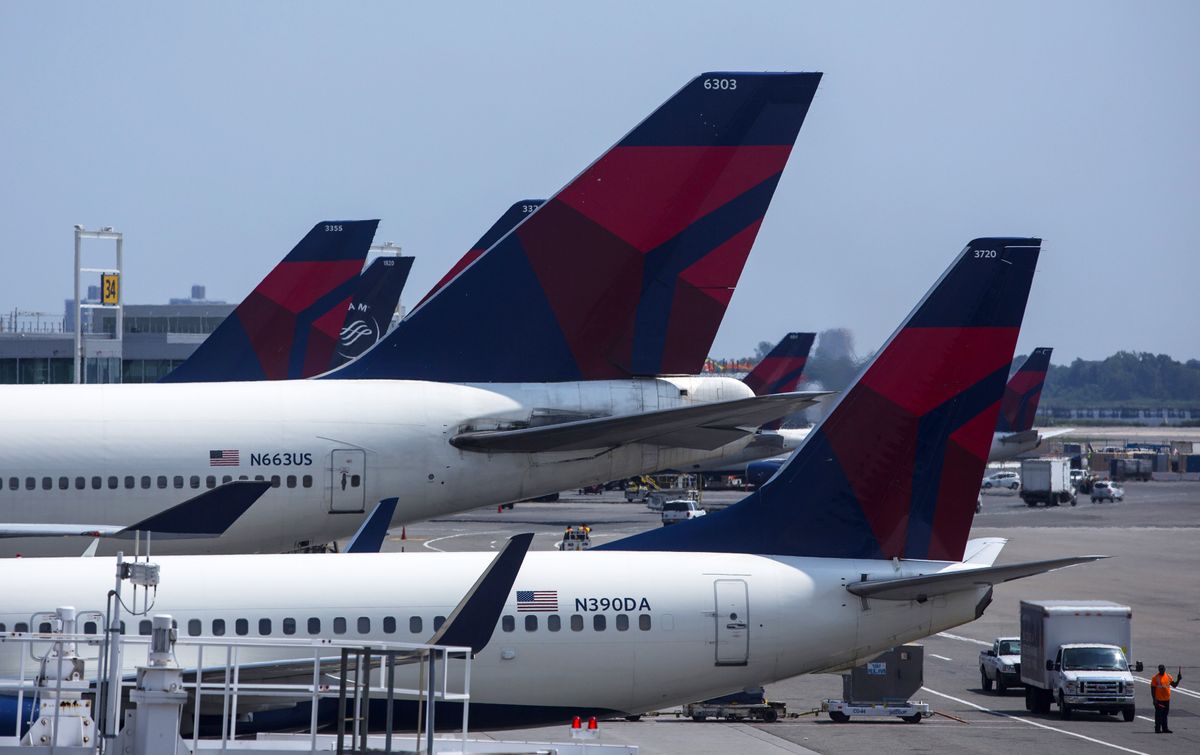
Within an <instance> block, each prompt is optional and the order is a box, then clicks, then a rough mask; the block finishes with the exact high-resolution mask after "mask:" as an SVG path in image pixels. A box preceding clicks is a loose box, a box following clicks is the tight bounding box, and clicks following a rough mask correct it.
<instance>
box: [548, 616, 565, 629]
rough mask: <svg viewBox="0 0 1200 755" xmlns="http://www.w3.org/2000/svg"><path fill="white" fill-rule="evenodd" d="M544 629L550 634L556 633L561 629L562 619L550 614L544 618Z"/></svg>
mask: <svg viewBox="0 0 1200 755" xmlns="http://www.w3.org/2000/svg"><path fill="white" fill-rule="evenodd" d="M546 628H547V629H549V630H550V631H551V632H557V631H558V630H560V629H562V619H561V618H559V615H558V614H556V613H552V614H550V615H549V616H547V617H546Z"/></svg>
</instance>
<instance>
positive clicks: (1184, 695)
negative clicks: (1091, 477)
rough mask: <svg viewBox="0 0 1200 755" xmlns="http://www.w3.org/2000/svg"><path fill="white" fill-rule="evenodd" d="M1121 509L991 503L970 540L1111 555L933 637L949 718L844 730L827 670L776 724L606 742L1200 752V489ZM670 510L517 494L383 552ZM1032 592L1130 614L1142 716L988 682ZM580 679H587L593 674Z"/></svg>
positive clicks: (631, 519)
mask: <svg viewBox="0 0 1200 755" xmlns="http://www.w3.org/2000/svg"><path fill="white" fill-rule="evenodd" d="M1125 491H1126V498H1125V500H1124V501H1123V502H1121V503H1098V504H1093V503H1090V502H1089V500H1088V498H1087V497H1086V496H1080V497H1079V504H1078V505H1077V506H1074V507H1071V506H1062V507H1058V508H1050V509H1047V508H1042V507H1038V508H1036V509H1031V508H1029V507H1027V506H1026V505H1025V504H1024V503H1023V502H1022V501H1021V499H1020V498H1019V497H1017V496H1016V495H1015V494H1013V493H1008V492H1003V493H994V494H990V495H984V496H983V510H982V512H981V513H980V514H977V515H976V517H975V520H974V526H973V528H972V537H983V536H999V537H1006V538H1008V539H1009V544H1008V546H1007V547H1006V548H1005V549H1004V551H1003V553H1002V554H1001V556H1000V559H999V561H998V563H1005V562H1013V561H1025V560H1035V559H1042V558H1051V557H1055V556H1064V555H1080V554H1104V555H1108V556H1110V558H1108V559H1106V560H1104V561H1100V562H1098V563H1094V564H1088V565H1083V566H1078V567H1074V568H1070V569H1064V570H1061V571H1057V572H1052V573H1049V574H1043V575H1039V576H1036V577H1031V578H1029V579H1024V580H1019V581H1017V582H1012V583H1008V584H1004V585H999V586H997V587H996V589H995V593H994V601H993V603H992V605H991V606H990V607H989V608H988V609H987V612H986V614H985V615H984V616H983V617H982V618H981V619H979V620H977V621H975V622H972V623H970V624H966V625H963V626H960V627H957V628H955V629H953V630H950V631H949V632H946V633H943V634H941V635H938V636H934V637H930V638H928V639H927V640H925V641H924V643H923V644H924V645H925V658H926V660H925V672H924V673H925V677H924V682H925V686H924V688H923V689H922V691H921V693H920V695H919V699H923V700H925V701H926V702H928V703H930V705H931V707H932V708H933V710H935V711H936V714H935V715H934V716H933V717H931V718H929V719H926V720H925V721H924V722H923V723H921V724H919V725H914V724H906V723H904V722H902V721H900V720H899V719H894V720H888V719H862V720H859V719H852V720H851V721H850V722H849V723H846V724H837V723H834V722H832V721H830V720H829V719H828V718H827V717H824V716H820V715H815V714H814V712H813V711H814V710H815V709H816V708H817V707H818V706H819V705H820V701H821V700H822V699H824V698H831V697H837V696H838V695H839V694H840V693H841V679H840V677H839V676H837V675H830V674H815V675H805V676H798V677H794V678H791V679H786V680H783V681H780V682H776V683H774V684H770V685H768V686H767V697H768V699H770V700H773V701H782V702H785V703H786V704H787V707H788V711H789V714H791V715H790V716H789V717H788V718H785V719H782V720H781V721H779V722H777V723H773V724H745V723H727V722H719V721H711V720H710V721H706V722H703V723H698V722H694V721H692V720H690V719H685V718H681V717H679V716H678V715H677V712H676V711H674V710H667V711H663V712H662V714H661V715H658V716H648V717H645V718H643V719H642V720H641V721H637V722H629V721H624V720H620V721H606V722H602V723H601V725H600V726H601V731H602V734H601V739H600V741H601V742H607V743H611V744H633V745H637V746H638V747H639V749H640V752H642V753H646V755H657V754H659V753H681V752H691V753H731V752H739V753H794V752H814V751H815V752H822V753H861V752H867V751H871V750H875V751H880V752H889V753H892V752H928V751H939V752H979V753H1006V754H1007V753H1012V752H1014V751H1023V752H1032V751H1048V750H1053V751H1055V752H1056V753H1075V752H1079V753H1083V752H1087V753H1094V752H1110V751H1115V752H1145V753H1158V752H1166V753H1169V752H1179V753H1184V752H1186V753H1195V752H1200V650H1197V635H1198V634H1200V578H1198V577H1197V574H1198V571H1200V546H1198V545H1197V543H1196V540H1195V538H1196V537H1197V535H1198V534H1200V483H1197V482H1145V483H1142V482H1129V483H1127V484H1126V485H1125ZM743 495H745V494H744V493H740V492H715V491H706V492H705V494H704V496H705V502H706V503H714V502H717V501H734V500H737V499H740V498H741V497H742V496H743ZM658 517H659V515H658V514H657V513H655V512H652V511H650V510H649V509H647V508H646V507H645V505H643V504H640V503H626V502H625V501H624V498H623V496H622V495H621V494H620V493H618V492H610V493H605V494H602V495H599V496H596V495H588V496H584V495H578V494H569V495H568V494H564V495H563V497H562V499H561V500H560V501H559V502H556V503H519V504H517V505H516V507H515V508H514V509H512V510H505V511H503V512H497V511H495V510H492V509H489V510H476V511H473V512H467V513H464V514H459V515H455V516H450V517H444V518H441V519H436V520H433V521H431V522H425V523H422V524H418V525H414V526H411V527H409V528H407V530H406V531H405V533H404V534H405V535H406V539H403V540H401V539H400V533H399V532H393V534H392V535H391V536H390V537H389V538H388V541H387V542H386V543H385V550H401V549H404V550H407V551H417V552H419V551H423V550H445V551H464V550H494V549H496V548H498V547H500V546H502V545H503V543H504V541H505V539H506V538H507V537H508V536H510V535H512V534H516V533H518V532H534V533H535V537H534V541H533V547H534V548H535V549H539V550H547V549H552V548H553V547H554V544H555V543H556V542H557V541H558V540H559V538H560V537H561V534H562V531H563V529H564V528H565V527H566V526H567V525H573V524H580V523H583V522H586V523H587V524H589V525H590V526H591V527H592V537H593V540H594V541H596V542H603V541H605V540H609V539H616V538H619V537H624V536H626V535H629V534H633V533H636V532H641V531H643V530H646V529H649V528H652V527H657V526H660V524H659V519H658ZM1023 598H1053V599H1104V600H1112V601H1116V602H1119V603H1124V604H1127V605H1130V606H1132V607H1133V615H1134V619H1133V650H1132V659H1133V660H1141V661H1143V662H1144V663H1145V668H1146V671H1145V672H1144V673H1141V674H1136V675H1135V676H1137V677H1140V678H1141V679H1142V680H1143V682H1145V683H1143V684H1139V694H1138V698H1137V702H1138V711H1137V714H1138V715H1137V718H1136V719H1135V720H1134V722H1133V723H1125V722H1123V721H1122V720H1121V719H1120V717H1113V716H1102V715H1097V714H1090V713H1076V714H1075V715H1074V716H1073V718H1072V719H1071V720H1069V721H1064V720H1062V719H1060V718H1059V717H1058V714H1057V709H1052V711H1051V713H1050V714H1047V715H1035V714H1032V713H1028V712H1027V711H1026V710H1025V705H1024V693H1023V691H1022V690H1021V689H1019V688H1018V689H1015V690H1010V691H1009V692H1008V693H1007V694H1006V695H998V694H996V693H994V692H991V693H985V692H983V691H982V689H981V688H980V678H979V664H978V656H979V650H980V649H982V648H984V647H986V646H988V645H990V642H991V639H992V638H993V637H996V636H1001V635H1016V634H1019V629H1018V625H1017V615H1018V604H1019V601H1020V600H1021V599H1023ZM1159 663H1165V664H1166V665H1167V667H1168V668H1169V669H1170V670H1171V671H1172V673H1174V671H1175V668H1176V667H1177V666H1183V667H1184V669H1183V676H1184V682H1183V684H1182V685H1181V686H1180V688H1179V689H1178V690H1176V692H1175V694H1174V696H1173V697H1172V701H1171V726H1172V729H1173V730H1174V732H1175V733H1174V734H1170V735H1166V734H1154V724H1153V711H1152V708H1151V703H1150V693H1149V683H1148V682H1149V678H1150V676H1151V674H1152V673H1153V669H1154V667H1155V666H1157V665H1158V664H1159ZM582 683H586V682H585V681H584V682H582ZM471 735H472V736H473V737H488V736H491V737H493V738H495V739H504V740H509V741H512V740H526V741H541V742H547V741H565V740H566V739H567V738H568V737H569V732H568V730H567V727H565V726H561V727H558V726H555V727H544V728H538V729H525V730H516V731H513V730H508V731H497V732H479V731H473V732H471Z"/></svg>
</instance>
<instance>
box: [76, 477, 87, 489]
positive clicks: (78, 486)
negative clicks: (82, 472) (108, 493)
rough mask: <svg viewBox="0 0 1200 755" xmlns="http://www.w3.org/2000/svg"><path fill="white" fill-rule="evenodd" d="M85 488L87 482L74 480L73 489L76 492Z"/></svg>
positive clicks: (80, 478) (79, 479)
mask: <svg viewBox="0 0 1200 755" xmlns="http://www.w3.org/2000/svg"><path fill="white" fill-rule="evenodd" d="M86 487H87V480H85V479H83V478H82V477H76V478H75V489H76V490H83V489H84V488H86Z"/></svg>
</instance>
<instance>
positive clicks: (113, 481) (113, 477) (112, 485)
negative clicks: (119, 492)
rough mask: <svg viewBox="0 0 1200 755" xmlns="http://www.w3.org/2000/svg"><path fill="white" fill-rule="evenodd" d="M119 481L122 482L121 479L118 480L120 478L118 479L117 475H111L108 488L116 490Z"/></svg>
mask: <svg viewBox="0 0 1200 755" xmlns="http://www.w3.org/2000/svg"><path fill="white" fill-rule="evenodd" d="M119 482H120V480H118V479H117V477H116V475H109V477H108V489H109V490H116V489H117V484H118V483H119Z"/></svg>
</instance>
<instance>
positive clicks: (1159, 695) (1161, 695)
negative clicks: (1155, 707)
mask: <svg viewBox="0 0 1200 755" xmlns="http://www.w3.org/2000/svg"><path fill="white" fill-rule="evenodd" d="M1173 681H1175V680H1174V679H1172V678H1171V675H1170V674H1167V673H1163V674H1155V675H1154V676H1152V677H1150V690H1151V691H1152V692H1153V693H1154V699H1155V700H1158V701H1159V702H1160V703H1166V702H1170V701H1171V682H1173Z"/></svg>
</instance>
